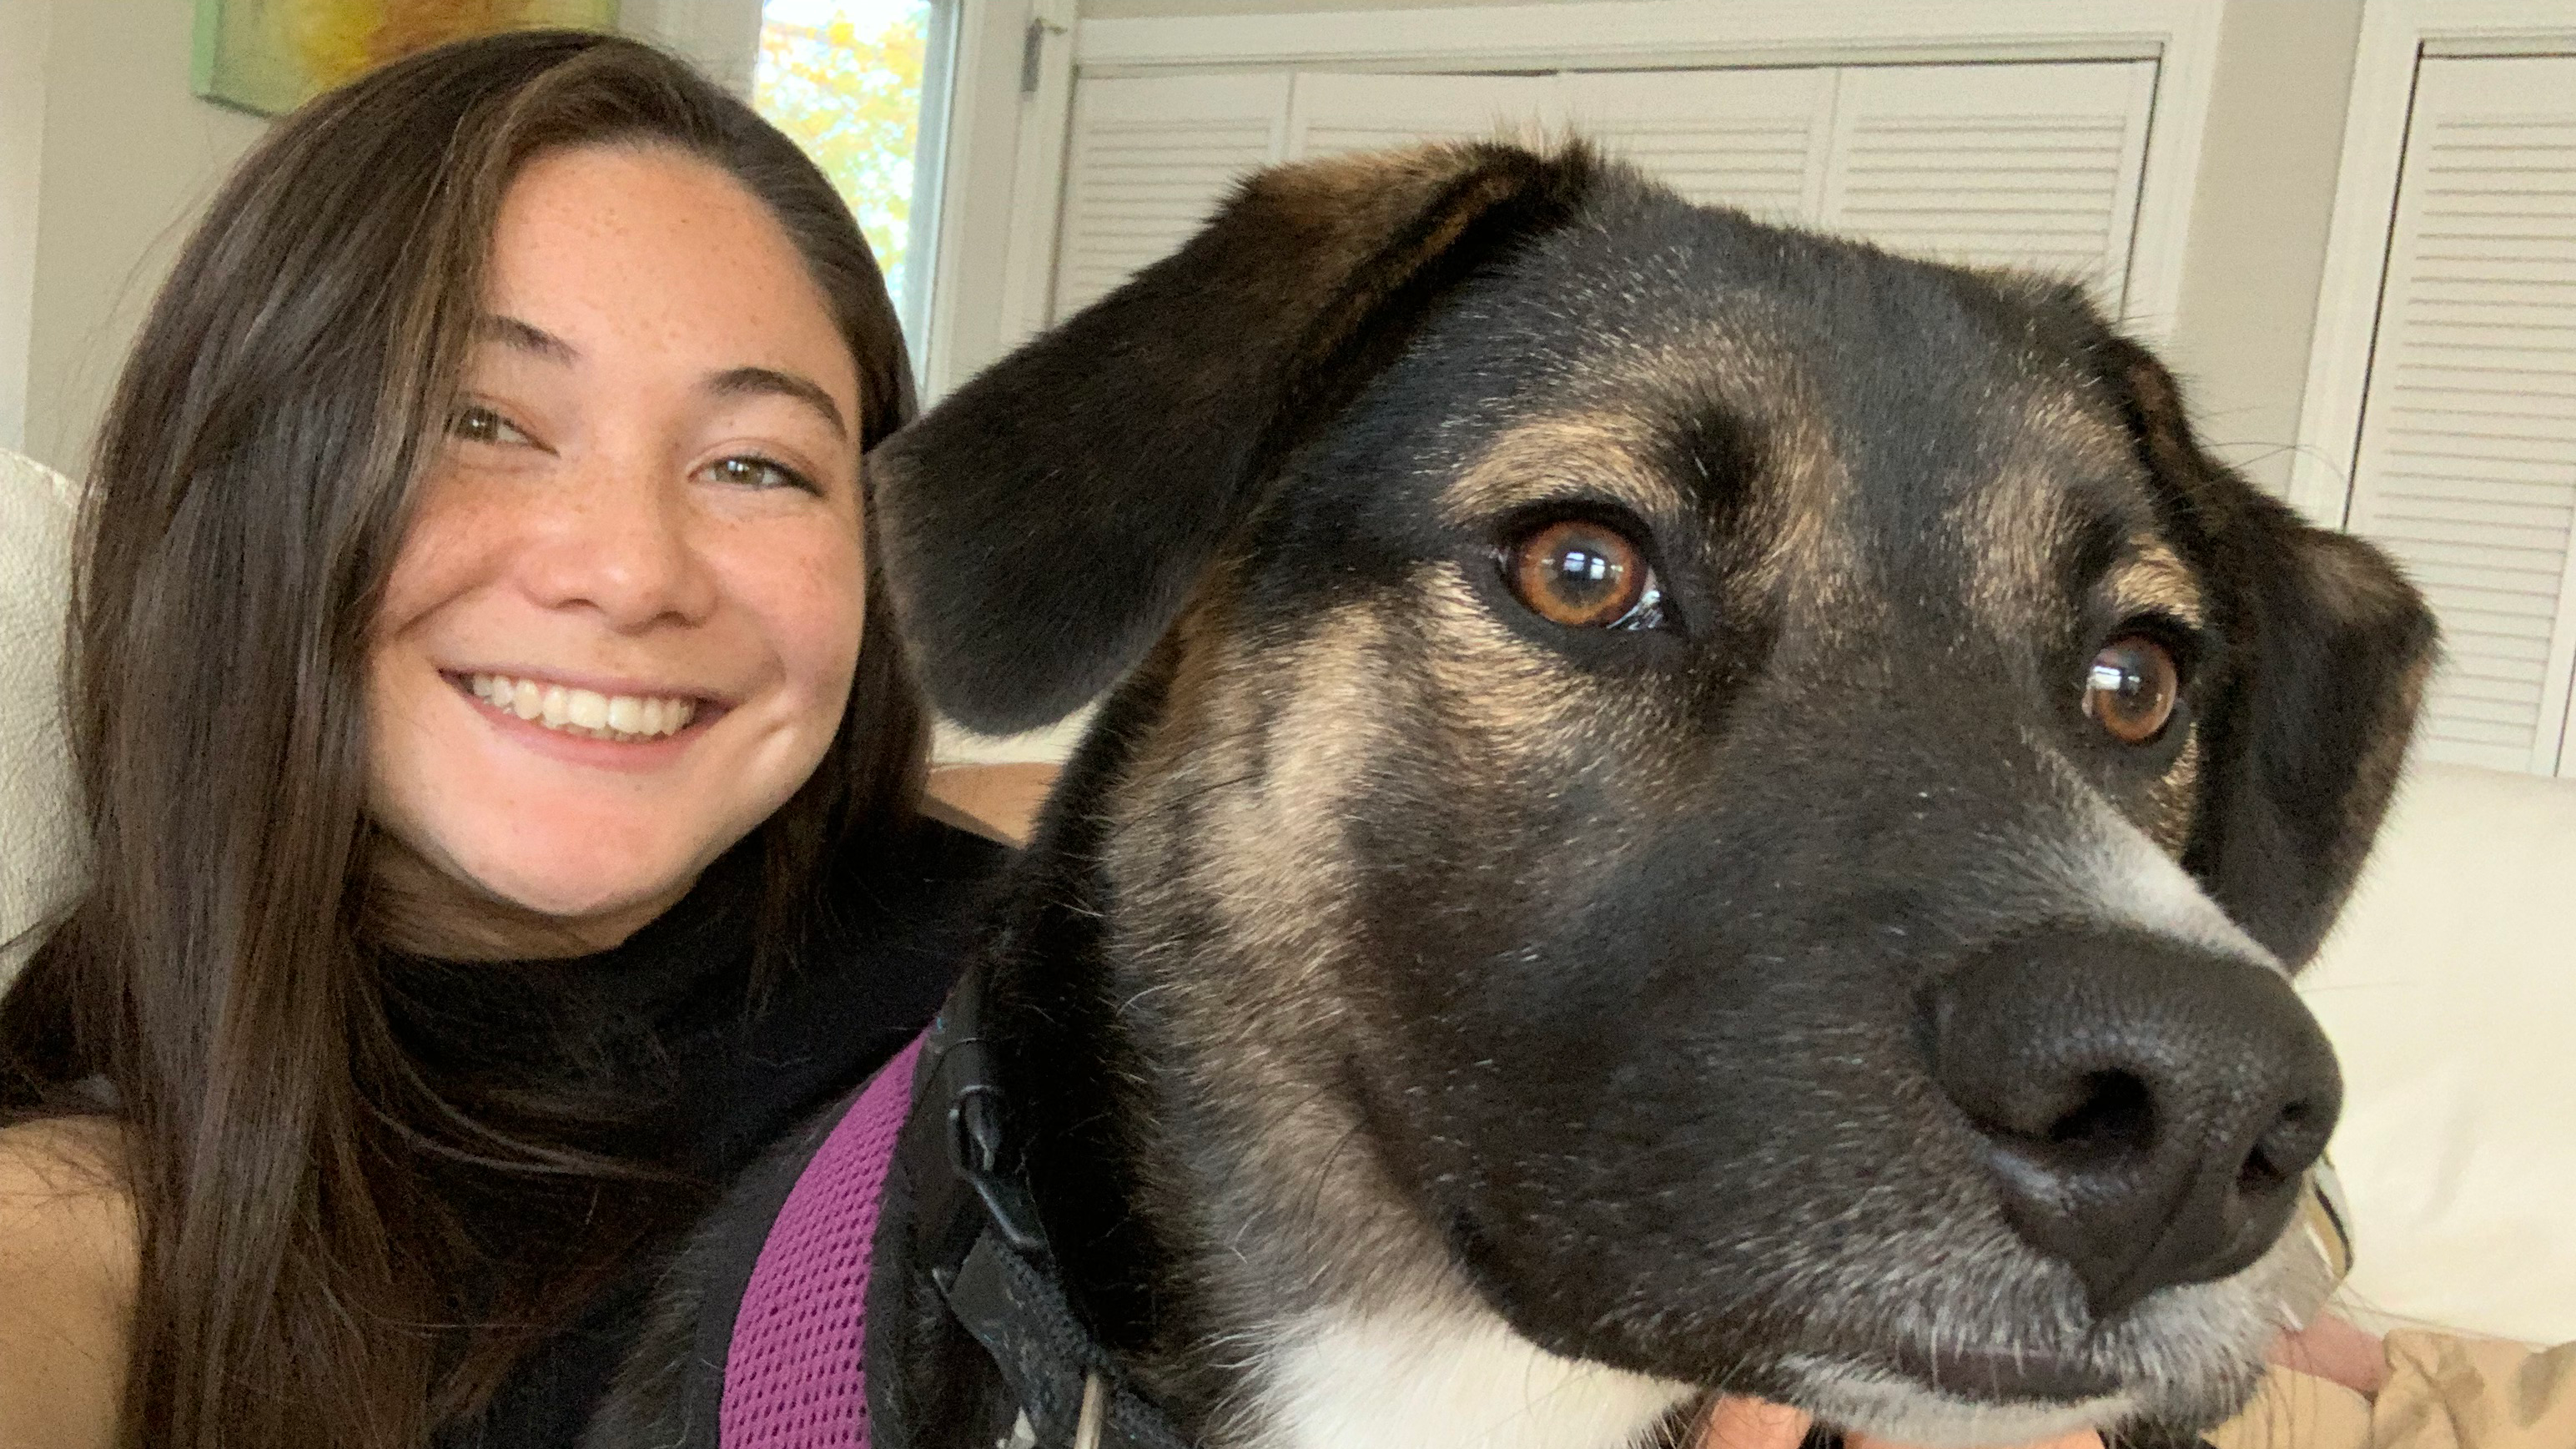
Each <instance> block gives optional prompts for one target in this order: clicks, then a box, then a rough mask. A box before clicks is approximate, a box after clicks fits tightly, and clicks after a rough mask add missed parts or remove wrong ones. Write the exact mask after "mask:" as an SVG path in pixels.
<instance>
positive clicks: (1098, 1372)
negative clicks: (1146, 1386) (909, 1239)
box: [939, 1232, 1190, 1449]
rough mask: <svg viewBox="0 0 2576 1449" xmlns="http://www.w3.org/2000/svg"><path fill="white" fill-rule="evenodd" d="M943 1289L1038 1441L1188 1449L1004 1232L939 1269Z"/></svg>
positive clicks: (984, 1237) (1079, 1446)
mask: <svg viewBox="0 0 2576 1449" xmlns="http://www.w3.org/2000/svg"><path fill="white" fill-rule="evenodd" d="M939 1286H940V1291H941V1292H942V1293H943V1294H944V1295H945V1296H946V1297H947V1299H948V1311H949V1312H951V1313H954V1314H956V1315H957V1321H958V1322H959V1323H960V1324H962V1325H964V1326H965V1329H966V1331H967V1332H968V1333H971V1334H973V1335H974V1336H975V1341H976V1342H977V1343H980V1344H982V1345H983V1346H984V1352H985V1353H987V1354H989V1355H991V1356H992V1359H993V1366H994V1367H995V1368H997V1369H999V1370H1000V1371H1001V1374H1002V1377H1003V1379H1004V1380H1005V1381H1006V1382H1008V1383H1009V1384H1010V1386H1011V1393H1012V1395H1013V1396H1014V1397H1016V1398H1017V1399H1018V1400H1019V1401H1020V1412H1021V1413H1023V1414H1025V1415H1027V1416H1028V1421H1029V1427H1030V1429H1031V1430H1032V1431H1033V1432H1034V1435H1035V1442H1036V1443H1038V1444H1042V1445H1057V1444H1065V1445H1071V1446H1073V1449H1190V1444H1189V1441H1188V1440H1185V1439H1183V1438H1182V1437H1181V1436H1180V1435H1179V1434H1178V1433H1176V1432H1175V1431H1174V1430H1173V1429H1172V1427H1171V1424H1170V1423H1169V1421H1167V1420H1166V1419H1164V1417H1163V1415H1162V1413H1161V1411H1159V1410H1157V1409H1156V1408H1154V1406H1153V1405H1151V1404H1148V1403H1147V1402H1145V1401H1144V1400H1143V1399H1141V1398H1139V1397H1137V1395H1136V1392H1135V1390H1133V1389H1131V1388H1129V1387H1128V1386H1127V1384H1126V1382H1125V1381H1124V1380H1123V1379H1121V1378H1120V1377H1119V1376H1118V1375H1117V1373H1116V1371H1115V1369H1114V1368H1113V1367H1112V1365H1111V1364H1110V1362H1109V1356H1108V1354H1107V1353H1106V1352H1104V1351H1103V1350H1102V1349H1101V1347H1100V1344H1099V1343H1098V1342H1097V1341H1096V1340H1095V1339H1093V1338H1092V1336H1091V1334H1090V1333H1089V1332H1088V1331H1087V1330H1085V1329H1084V1328H1083V1326H1082V1324H1081V1323H1080V1321H1079V1320H1077V1319H1076V1318H1075V1317H1074V1316H1073V1309H1072V1308H1071V1307H1070V1306H1069V1305H1068V1304H1066V1302H1065V1301H1064V1293H1063V1291H1062V1290H1061V1289H1059V1288H1058V1287H1057V1286H1056V1284H1055V1280H1054V1279H1053V1278H1052V1277H1050V1276H1049V1275H1048V1274H1046V1273H1045V1272H1042V1271H1040V1270H1039V1269H1038V1268H1037V1266H1036V1265H1034V1264H1032V1263H1031V1262H1030V1261H1029V1260H1028V1259H1026V1258H1024V1257H1021V1256H1020V1255H1019V1254H1018V1253H1016V1252H1014V1251H1012V1249H1011V1248H1010V1247H1009V1246H1007V1245H1006V1244H1004V1243H1003V1242H1002V1240H1001V1238H1000V1237H999V1235H997V1234H995V1233H991V1232H986V1233H982V1234H979V1235H978V1236H977V1237H976V1240H975V1246H974V1247H973V1248H972V1249H970V1250H968V1252H967V1254H966V1260H965V1261H964V1262H962V1263H960V1264H959V1265H958V1266H957V1269H956V1271H955V1272H953V1273H949V1274H944V1275H941V1280H940V1285H939Z"/></svg>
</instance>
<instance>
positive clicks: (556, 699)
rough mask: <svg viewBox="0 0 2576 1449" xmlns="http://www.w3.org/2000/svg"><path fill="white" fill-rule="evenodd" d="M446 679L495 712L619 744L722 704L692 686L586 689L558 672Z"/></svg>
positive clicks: (686, 722) (640, 740)
mask: <svg viewBox="0 0 2576 1449" xmlns="http://www.w3.org/2000/svg"><path fill="white" fill-rule="evenodd" d="M447 678H448V681H449V682H450V683H452V684H456V685H458V686H459V687H460V688H462V689H464V690H465V691H466V692H467V693H468V694H471V695H473V696H474V697H475V698H476V699H478V700H481V701H482V702H483V703H484V705H486V706H487V707H489V708H490V709H491V710H492V711H493V713H495V714H499V715H505V716H507V717H509V718H512V719H516V720H519V721H522V722H524V723H527V724H533V725H536V726H538V727H539V728H541V729H545V730H550V731H554V732H557V733H562V734H570V735H578V736H581V737H584V738H587V739H594V740H612V741H615V742H617V743H619V744H646V743H651V742H654V741H659V740H665V739H669V738H670V737H672V736H674V735H677V734H679V733H680V732H681V731H683V730H686V729H687V728H688V727H689V726H690V725H691V724H692V723H694V722H696V721H697V720H698V719H699V717H700V715H701V714H704V715H705V716H706V717H707V718H709V719H712V718H714V716H715V714H717V713H719V712H721V710H722V708H723V707H722V706H721V705H718V704H715V702H714V701H712V700H710V699H709V698H707V697H706V696H705V695H703V694H700V693H698V692H696V691H693V690H676V689H661V690H655V689H647V688H627V689H618V688H613V687H611V688H599V689H587V688H584V687H582V686H581V685H578V684H567V683H565V682H564V681H563V680H562V679H560V678H557V677H549V676H545V675H532V674H524V673H510V674H497V673H496V674H486V673H481V672H476V673H472V674H455V673H450V674H448V676H447Z"/></svg>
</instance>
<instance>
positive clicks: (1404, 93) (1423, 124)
mask: <svg viewBox="0 0 2576 1449" xmlns="http://www.w3.org/2000/svg"><path fill="white" fill-rule="evenodd" d="M1553 91H1554V81H1553V79H1552V78H1551V77H1547V76H1492V75H1337V74H1332V73H1329V72H1307V73H1305V74H1301V75H1299V76H1298V77H1297V85H1296V90H1295V93H1294V97H1293V98H1292V99H1291V101H1290V102H1289V111H1288V154H1289V155H1290V156H1292V157H1295V158H1297V159H1300V160H1303V159H1306V158H1308V157H1314V156H1337V155H1340V154H1342V153H1344V152H1348V151H1382V150H1386V149H1388V148H1391V147H1396V146H1411V145H1416V144H1419V143H1421V142H1424V141H1483V140H1490V139H1492V138H1494V137H1498V136H1500V137H1508V138H1511V139H1514V140H1521V141H1528V142H1539V141H1543V140H1545V139H1546V137H1547V136H1548V135H1549V134H1550V131H1549V127H1548V115H1547V111H1548V105H1549V101H1550V99H1551V96H1552V94H1553Z"/></svg>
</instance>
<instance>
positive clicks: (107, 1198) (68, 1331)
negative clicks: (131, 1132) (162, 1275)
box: [0, 1117, 136, 1446]
mask: <svg viewBox="0 0 2576 1449" xmlns="http://www.w3.org/2000/svg"><path fill="white" fill-rule="evenodd" d="M135 1257H136V1247H135V1224H134V1209H133V1202H132V1199H131V1198H130V1197H129V1196H128V1194H127V1193H126V1190H125V1187H124V1152H123V1143H122V1140H121V1136H120V1132H119V1129H118V1128H117V1126H116V1125H115V1124H114V1123H111V1122H109V1121H107V1120H105V1119H103V1118H96V1117H67V1118H55V1119H50V1120H45V1121H38V1122H28V1123H23V1124H20V1125H18V1126H15V1127H9V1128H0V1445H19V1444H46V1445H64V1446H88V1445H99V1446H104V1445H107V1444H109V1443H111V1442H112V1441H113V1439H114V1437H115V1427H116V1405H117V1396H118V1394H119V1392H120V1390H121V1388H122V1386H123V1381H124V1376H125V1334H126V1323H127V1320H128V1318H129V1316H130V1314H131V1312H132V1304H133V1298H134V1282H135Z"/></svg>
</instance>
